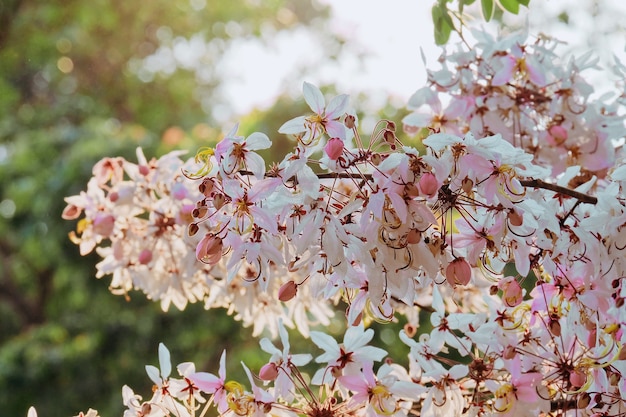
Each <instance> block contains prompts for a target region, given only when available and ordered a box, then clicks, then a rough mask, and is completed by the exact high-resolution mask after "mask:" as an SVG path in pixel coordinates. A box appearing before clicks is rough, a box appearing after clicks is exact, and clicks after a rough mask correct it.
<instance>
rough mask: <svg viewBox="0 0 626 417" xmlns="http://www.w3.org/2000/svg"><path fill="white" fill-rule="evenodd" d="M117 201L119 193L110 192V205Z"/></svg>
mask: <svg viewBox="0 0 626 417" xmlns="http://www.w3.org/2000/svg"><path fill="white" fill-rule="evenodd" d="M119 199H120V193H118V192H117V191H111V193H110V194H109V200H111V202H112V203H115V202H116V201H117V200H119Z"/></svg>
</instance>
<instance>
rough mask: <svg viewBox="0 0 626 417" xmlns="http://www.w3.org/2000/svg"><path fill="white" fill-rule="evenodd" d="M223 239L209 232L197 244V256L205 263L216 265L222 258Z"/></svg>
mask: <svg viewBox="0 0 626 417" xmlns="http://www.w3.org/2000/svg"><path fill="white" fill-rule="evenodd" d="M222 248H223V244H222V239H221V238H219V237H217V236H215V235H214V234H213V233H207V234H206V235H205V236H204V237H203V238H202V240H201V241H200V242H199V243H198V246H196V258H197V259H198V260H199V261H200V262H202V263H205V264H209V265H215V264H217V263H218V262H219V261H220V259H222Z"/></svg>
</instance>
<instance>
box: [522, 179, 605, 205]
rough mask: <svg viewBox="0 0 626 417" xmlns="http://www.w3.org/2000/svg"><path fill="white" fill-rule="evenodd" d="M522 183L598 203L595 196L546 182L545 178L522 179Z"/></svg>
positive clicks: (586, 201) (582, 200)
mask: <svg viewBox="0 0 626 417" xmlns="http://www.w3.org/2000/svg"><path fill="white" fill-rule="evenodd" d="M520 184H522V185H523V186H524V187H533V188H543V189H544V190H549V191H554V192H555V193H557V194H563V195H567V196H570V197H574V198H575V199H577V200H578V201H580V202H581V203H587V204H598V199H597V198H596V197H594V196H591V195H587V194H583V193H581V192H578V191H574V190H571V189H569V188H566V187H562V186H560V185H556V184H552V183H549V182H545V181H543V180H534V179H530V180H520Z"/></svg>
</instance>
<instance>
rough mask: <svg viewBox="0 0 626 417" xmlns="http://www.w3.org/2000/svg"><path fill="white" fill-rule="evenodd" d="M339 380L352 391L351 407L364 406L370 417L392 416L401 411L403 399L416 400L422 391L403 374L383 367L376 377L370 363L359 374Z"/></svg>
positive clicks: (388, 366) (422, 389)
mask: <svg viewBox="0 0 626 417" xmlns="http://www.w3.org/2000/svg"><path fill="white" fill-rule="evenodd" d="M398 374H399V375H400V376H401V377H403V380H402V379H400V378H398V376H399V375H398ZM338 381H339V383H340V384H341V385H342V386H343V387H345V388H347V389H349V390H350V391H351V396H350V404H353V405H363V404H365V405H366V406H365V415H366V416H369V417H375V416H391V415H394V414H395V413H396V412H398V411H400V410H401V408H402V401H403V400H409V401H416V400H418V399H419V397H420V395H421V394H422V393H423V392H425V389H424V388H423V387H422V386H420V385H418V384H415V383H413V382H410V380H409V377H408V374H406V371H404V372H403V373H400V372H398V369H397V368H394V367H392V366H390V365H386V364H384V365H382V366H381V367H380V369H379V370H378V375H374V371H373V369H372V364H371V363H369V364H366V365H364V367H363V371H362V372H361V373H358V374H354V375H345V376H340V377H339V378H338ZM399 415H405V414H404V413H401V414H399Z"/></svg>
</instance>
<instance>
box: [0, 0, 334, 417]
mask: <svg viewBox="0 0 626 417" xmlns="http://www.w3.org/2000/svg"><path fill="white" fill-rule="evenodd" d="M326 15H327V10H325V9H323V8H320V7H318V6H316V5H315V4H311V3H309V2H299V1H295V0H271V1H263V2H261V1H252V0H249V1H229V2H217V1H211V2H207V1H205V0H189V1H183V0H178V1H166V0H154V1H150V2H126V1H119V0H114V1H104V0H92V1H88V2H87V1H79V0H63V1H61V0H50V1H46V2H41V1H36V0H2V1H0V410H2V411H1V414H2V415H11V416H25V415H26V411H27V409H28V407H29V406H31V405H34V406H35V407H36V408H37V409H38V411H39V415H40V416H42V417H43V416H64V415H65V416H70V415H75V414H77V413H78V412H79V411H81V410H84V411H86V410H87V409H88V408H89V407H92V408H96V409H98V410H99V411H100V412H101V415H103V416H114V415H121V411H122V409H123V406H122V403H121V387H122V385H123V384H129V385H130V386H132V387H133V388H135V389H136V392H138V393H141V394H144V395H149V394H150V388H151V387H150V381H149V379H148V378H147V377H146V375H145V373H144V370H143V365H144V364H146V363H153V364H155V365H156V364H158V358H157V347H158V343H159V342H164V343H165V344H166V345H167V346H168V347H169V348H170V350H171V351H172V360H173V361H174V362H175V363H178V362H181V361H185V360H192V361H196V364H197V365H198V368H200V369H202V370H207V371H212V372H215V371H216V370H217V364H218V360H219V356H220V354H221V351H222V349H224V348H232V347H236V348H237V353H236V354H235V355H232V357H230V358H229V359H230V360H229V363H233V364H237V363H238V362H239V360H241V359H243V358H244V357H245V358H246V361H247V362H249V363H250V365H251V366H255V365H259V360H260V359H255V356H254V354H255V352H256V351H257V350H258V342H257V341H256V340H254V339H252V338H250V337H249V336H250V333H251V332H250V330H249V329H240V326H239V324H236V323H234V322H233V320H231V319H230V318H228V317H225V314H224V312H223V311H214V312H206V311H204V310H203V308H202V306H201V305H191V306H189V307H188V308H187V309H186V310H185V311H184V312H179V311H170V312H169V313H167V314H165V313H163V312H161V311H160V309H159V305H158V304H157V303H152V302H150V301H148V300H145V298H144V296H143V295H142V294H134V295H131V296H132V297H133V299H132V302H130V303H127V302H126V301H125V300H124V299H123V298H121V297H115V296H112V295H111V294H110V293H109V291H108V289H107V281H108V278H104V279H103V280H102V281H98V280H96V279H94V278H93V277H94V274H95V267H94V265H95V263H96V262H97V256H95V255H90V256H87V257H84V258H82V257H80V256H79V254H78V248H77V247H76V246H74V245H73V244H72V243H71V242H70V241H69V240H68V238H67V234H68V233H69V232H70V231H71V230H72V229H73V228H74V227H75V224H73V223H72V222H65V221H63V220H62V219H61V217H60V216H61V212H62V210H63V207H64V206H65V203H64V201H63V197H64V196H69V195H73V194H77V193H79V192H80V191H81V190H83V189H84V188H85V186H86V183H87V180H88V178H89V177H90V176H91V168H92V166H93V165H94V163H95V162H97V161H98V160H99V159H100V158H102V157H104V156H117V155H120V156H124V157H126V158H129V159H131V160H134V159H135V157H134V150H135V148H136V147H137V146H142V147H143V148H144V149H145V152H146V155H160V154H163V153H164V152H166V151H168V150H170V149H171V148H172V147H174V146H176V147H182V148H186V149H189V150H192V151H193V150H194V149H196V148H197V147H199V146H200V145H201V143H200V142H201V141H207V140H208V141H211V140H216V139H217V137H218V135H219V133H218V131H217V130H215V129H213V128H211V127H209V125H210V124H211V122H212V119H211V114H210V108H207V105H206V103H210V102H211V98H212V97H213V95H214V93H215V86H216V85H217V84H218V83H219V79H218V78H217V76H216V75H214V72H212V71H211V68H212V66H214V65H216V64H217V62H218V60H219V56H220V55H221V53H222V52H223V51H224V50H225V49H226V48H227V47H228V45H229V42H230V41H231V40H232V39H234V38H241V37H261V38H263V37H264V36H265V33H267V32H269V33H271V32H272V31H276V30H282V29H288V28H291V27H295V26H297V25H301V24H311V23H315V22H316V21H322V20H323V19H324V18H325V17H326ZM193 37H196V38H199V39H202V41H203V42H204V43H205V44H211V45H212V49H211V53H210V54H208V55H206V56H204V57H203V61H202V62H201V65H199V66H196V67H190V66H188V65H187V66H186V65H183V64H181V63H179V65H178V66H176V67H174V68H170V69H169V70H168V71H162V70H151V69H150V68H149V66H147V64H146V62H148V60H149V57H150V56H153V55H154V54H155V53H157V52H158V51H160V50H163V48H165V49H167V48H169V50H173V49H172V48H174V45H175V44H176V43H181V42H183V43H184V42H187V41H188V40H190V39H192V38H193ZM201 72H202V74H200V73H201ZM207 74H208V75H207ZM283 116H284V115H281V116H280V117H281V120H283V121H284V120H285V119H284V118H283ZM259 118H260V119H262V117H261V116H260V115H259ZM260 119H259V121H258V122H255V123H261V121H260ZM274 125H275V124H274Z"/></svg>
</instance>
